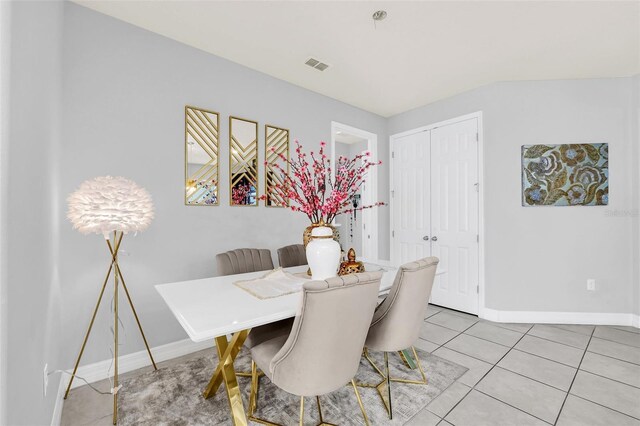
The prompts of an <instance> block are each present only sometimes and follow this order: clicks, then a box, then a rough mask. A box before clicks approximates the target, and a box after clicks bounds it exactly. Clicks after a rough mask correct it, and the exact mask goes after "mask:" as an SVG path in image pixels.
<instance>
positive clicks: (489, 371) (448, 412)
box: [434, 324, 550, 424]
mask: <svg viewBox="0 0 640 426" xmlns="http://www.w3.org/2000/svg"><path fill="white" fill-rule="evenodd" d="M533 326H534V324H532V325H531V327H529V330H531V329H532V328H533ZM529 330H527V333H528V332H529ZM526 335H527V334H526V333H525V334H523V335H522V337H520V339H518V341H517V342H516V343H515V344H514V345H513V346H514V347H515V345H517V344H518V343H519V342H520V340H522V339H523V338H524V336H526ZM512 350H513V347H512V348H509V350H508V351H507V352H506V353H505V354H504V355H503V356H502V357H501V358H500V359H499V360H498V361H496V363H495V364H494V365H493V366H492V367H491V368H490V369H489V370H488V371H487V372H486V373H485V374H483V375H482V377H481V378H480V380H478V381H477V382H476V384H475V385H473V386H472V387H471V389H470V390H469V392H467V394H466V395H465V396H464V397H463V398H461V399H460V401H458V402H457V403H456V404H455V405H454V406H453V407H451V409H450V410H449V411H447V413H446V414H445V415H444V417H443V418H442V419H443V420H444V419H445V418H446V417H447V416H448V415H449V414H451V412H452V411H453V410H455V408H456V407H457V406H458V405H459V404H460V403H461V402H462V401H464V399H465V398H466V397H467V396H469V394H470V393H471V391H473V390H475V391H476V392H480V393H481V394H483V395H486V396H488V397H490V398H493V399H495V400H496V401H500V400H499V399H498V398H495V397H493V396H491V395H487V394H486V393H484V392H482V391H480V390H478V389H476V386H477V385H478V384H479V383H480V382H481V381H482V380H483V379H484V378H485V377H487V375H488V374H489V373H491V371H493V369H494V368H495V367H496V365H498V363H499V362H500V361H502V359H503V358H504V357H506V356H507V355H508V354H509V352H511V351H512ZM460 353H461V352H460ZM464 355H466V354H464ZM467 356H469V355H467ZM476 359H477V358H476ZM485 362H486V361H485ZM456 382H457V380H456ZM463 384H464V383H463ZM465 386H466V385H465ZM500 402H501V403H503V404H505V405H508V406H509V407H512V408H515V409H516V410H518V411H521V412H523V413H525V414H527V415H529V416H532V417H535V418H536V419H539V418H538V417H536V416H534V415H533V414H530V413H527V412H526V411H524V410H521V409H520V408H518V407H514V406H512V405H511V404H507V403H506V402H504V401H500ZM434 414H435V413H434ZM539 420H541V421H543V422H545V421H544V420H542V419H539ZM545 423H547V424H550V423H549V422H545Z"/></svg>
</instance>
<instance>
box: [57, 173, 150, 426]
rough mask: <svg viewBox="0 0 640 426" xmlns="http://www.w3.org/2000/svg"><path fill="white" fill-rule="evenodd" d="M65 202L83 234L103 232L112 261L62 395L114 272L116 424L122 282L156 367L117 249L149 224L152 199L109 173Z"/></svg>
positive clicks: (133, 185)
mask: <svg viewBox="0 0 640 426" xmlns="http://www.w3.org/2000/svg"><path fill="white" fill-rule="evenodd" d="M67 202H68V205H69V211H68V214H67V217H68V218H69V220H70V221H71V223H73V227H74V229H77V230H78V231H80V232H82V233H83V234H91V233H96V234H101V235H103V236H104V238H105V240H106V242H107V247H108V248H109V253H110V255H111V263H110V265H109V269H108V271H107V276H106V277H105V279H104V282H103V284H102V289H101V290H100V295H99V296H98V301H97V303H96V307H95V309H94V310H93V315H92V316H91V321H90V322H89V328H88V329H87V333H86V334H85V336H84V340H83V341H82V347H81V348H80V353H79V354H78V358H77V360H76V364H75V366H74V367H73V373H72V375H71V380H69V385H68V386H67V390H66V392H65V394H64V399H67V397H68V396H69V391H70V390H71V384H72V383H73V379H74V378H75V376H76V372H77V371H78V365H79V364H80V359H81V358H82V354H83V352H84V349H85V346H86V344H87V340H88V339H89V334H90V333H91V328H92V327H93V322H94V321H95V319H96V314H97V313H98V308H99V307H100V302H102V296H103V295H104V292H105V289H106V288H107V285H108V283H109V278H110V277H111V276H112V275H113V306H114V316H113V334H114V336H113V337H114V339H113V340H114V341H113V344H114V371H113V378H114V380H113V389H112V393H113V424H114V425H115V424H116V423H117V421H118V389H119V387H118V290H119V288H120V286H122V289H123V290H124V292H125V295H126V296H127V300H128V301H129V305H130V306H131V310H132V311H133V316H134V317H135V319H136V322H137V324H138V328H139V329H140V333H141V334H142V340H143V341H144V345H145V346H146V348H147V352H148V353H149V358H151V364H153V368H154V369H156V370H157V369H158V368H157V367H156V363H155V361H154V359H153V355H151V350H150V349H149V344H148V343H147V338H146V337H145V335H144V331H142V325H141V324H140V319H139V318H138V314H137V313H136V309H135V307H134V306H133V301H132V300H131V295H130V294H129V290H128V289H127V285H126V284H125V281H124V277H123V276H122V271H121V270H120V265H119V264H118V252H119V251H120V245H121V244H122V239H123V237H124V235H125V234H127V233H129V232H134V233H137V232H139V231H144V230H145V229H146V228H147V227H148V226H149V224H150V223H151V220H152V219H153V203H152V201H151V196H150V195H149V193H148V192H147V191H146V190H145V189H144V188H141V187H139V186H138V185H136V184H135V183H134V182H132V181H130V180H128V179H125V178H122V177H111V176H104V177H98V178H95V179H92V180H89V181H86V182H84V183H82V185H80V188H78V190H77V191H75V192H74V193H72V194H71V195H70V196H69V198H68V199H67Z"/></svg>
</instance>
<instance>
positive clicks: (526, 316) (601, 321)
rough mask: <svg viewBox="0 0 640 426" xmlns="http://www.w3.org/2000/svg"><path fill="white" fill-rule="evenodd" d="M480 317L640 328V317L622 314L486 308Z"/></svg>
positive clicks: (522, 321) (505, 320) (512, 320)
mask: <svg viewBox="0 0 640 426" xmlns="http://www.w3.org/2000/svg"><path fill="white" fill-rule="evenodd" d="M480 317H481V318H483V319H486V320H489V321H494V322H513V323H542V324H595V325H627V326H632V327H640V316H638V315H634V314H622V313H600V312H542V311H500V310H496V309H490V308H484V309H483V310H482V313H481V315H480Z"/></svg>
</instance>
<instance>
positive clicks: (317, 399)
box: [316, 395, 324, 424]
mask: <svg viewBox="0 0 640 426" xmlns="http://www.w3.org/2000/svg"><path fill="white" fill-rule="evenodd" d="M316 403H317V404H318V416H319V417H320V424H322V423H324V419H323V418H322V406H320V397H319V396H318V395H316Z"/></svg>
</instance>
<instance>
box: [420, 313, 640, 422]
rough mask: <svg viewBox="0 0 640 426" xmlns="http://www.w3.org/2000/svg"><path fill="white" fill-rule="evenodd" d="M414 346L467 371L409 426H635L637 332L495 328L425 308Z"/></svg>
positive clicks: (639, 372) (639, 371)
mask: <svg viewBox="0 0 640 426" xmlns="http://www.w3.org/2000/svg"><path fill="white" fill-rule="evenodd" d="M416 346H418V347H420V348H422V349H424V350H426V351H430V352H432V353H434V354H436V355H438V356H440V357H442V358H445V359H448V360H450V361H452V362H455V363H457V364H460V365H464V366H465V367H467V368H469V371H468V372H467V373H466V374H465V375H464V376H462V377H461V378H460V379H458V381H456V382H455V383H454V384H452V385H451V386H450V387H449V388H448V389H447V390H445V391H444V392H443V393H442V394H441V395H440V396H438V397H437V398H436V399H435V400H433V401H432V402H431V403H430V404H429V405H428V406H427V407H426V408H425V409H424V410H422V411H421V412H420V413H418V414H417V415H416V416H415V417H414V418H413V419H412V421H411V423H410V424H412V425H422V426H435V425H438V426H448V425H454V426H466V425H473V426H482V425H491V426H495V425H548V424H551V425H562V426H568V425H576V426H586V425H616V426H617V425H638V426H640V330H638V329H636V328H631V327H618V326H593V325H563V324H558V325H549V324H502V323H492V322H489V321H485V320H480V319H478V318H477V317H474V316H472V315H468V314H464V313H461V312H456V311H451V310H449V309H445V308H441V307H438V306H433V305H429V307H428V309H427V315H426V318H425V322H424V325H423V326H422V330H421V332H420V341H419V342H418V343H417V344H416Z"/></svg>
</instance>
